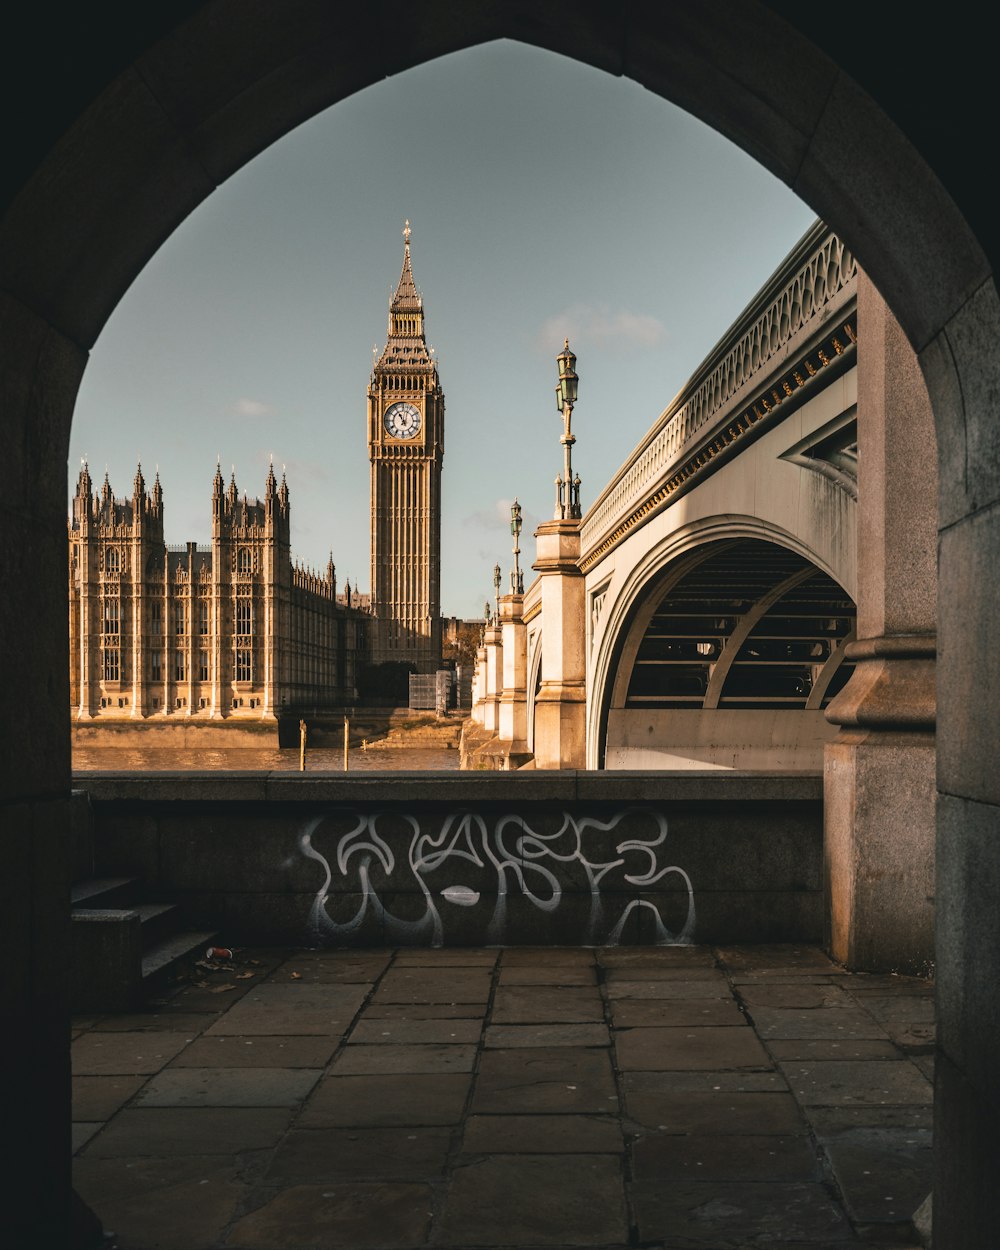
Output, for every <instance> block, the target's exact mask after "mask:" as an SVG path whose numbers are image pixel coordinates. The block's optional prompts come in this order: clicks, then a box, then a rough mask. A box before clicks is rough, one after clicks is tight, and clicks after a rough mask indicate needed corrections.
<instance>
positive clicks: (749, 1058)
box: [615, 1027, 773, 1072]
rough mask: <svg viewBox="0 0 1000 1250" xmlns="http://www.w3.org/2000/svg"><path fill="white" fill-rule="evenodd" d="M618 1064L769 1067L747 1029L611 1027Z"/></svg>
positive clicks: (653, 1067)
mask: <svg viewBox="0 0 1000 1250" xmlns="http://www.w3.org/2000/svg"><path fill="white" fill-rule="evenodd" d="M615 1053H616V1054H617V1057H618V1066H619V1067H620V1068H630V1069H633V1070H636V1069H641V1070H644V1071H660V1072H663V1071H683V1070H690V1069H692V1068H700V1069H708V1070H711V1071H713V1072H714V1071H719V1070H725V1069H727V1068H770V1067H772V1066H773V1065H772V1063H771V1060H770V1059H769V1058H768V1054H767V1051H766V1050H765V1049H764V1047H763V1046H761V1044H760V1042H759V1041H758V1040H757V1038H756V1037H755V1036H754V1034H753V1031H752V1030H751V1029H731V1028H712V1027H705V1028H691V1029H654V1028H648V1029H622V1030H615Z"/></svg>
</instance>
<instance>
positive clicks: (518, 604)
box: [499, 595, 531, 768]
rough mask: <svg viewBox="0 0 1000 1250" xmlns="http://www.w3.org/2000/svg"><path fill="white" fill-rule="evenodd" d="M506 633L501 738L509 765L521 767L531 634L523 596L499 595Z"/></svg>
mask: <svg viewBox="0 0 1000 1250" xmlns="http://www.w3.org/2000/svg"><path fill="white" fill-rule="evenodd" d="M500 628H501V633H502V637H503V692H502V694H501V695H500V723H499V734H500V742H501V743H502V745H503V753H504V757H505V759H506V762H507V767H508V768H520V767H521V765H522V764H525V763H527V761H528V760H529V759H530V758H531V752H530V751H529V750H528V690H527V669H528V638H527V630H526V629H525V627H524V596H523V595H503V596H502V597H501V599H500Z"/></svg>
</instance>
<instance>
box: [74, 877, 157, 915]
mask: <svg viewBox="0 0 1000 1250" xmlns="http://www.w3.org/2000/svg"><path fill="white" fill-rule="evenodd" d="M139 889H140V882H139V879H138V877H90V878H88V879H87V880H86V881H77V882H76V883H75V884H74V885H73V886H72V887H71V889H70V903H71V904H72V906H73V907H74V908H77V907H85V908H107V907H116V908H120V907H130V906H133V905H134V904H135V903H136V902H137V901H138V898H139Z"/></svg>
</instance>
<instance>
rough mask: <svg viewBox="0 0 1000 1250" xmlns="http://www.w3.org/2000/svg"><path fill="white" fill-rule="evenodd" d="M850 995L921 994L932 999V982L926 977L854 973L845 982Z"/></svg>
mask: <svg viewBox="0 0 1000 1250" xmlns="http://www.w3.org/2000/svg"><path fill="white" fill-rule="evenodd" d="M845 985H846V986H847V988H849V989H850V991H851V993H852V994H872V993H873V994H922V995H925V996H926V997H928V998H933V997H934V982H933V981H929V980H928V979H927V978H926V977H905V976H902V975H900V974H899V973H897V972H884V973H883V972H855V973H854V974H853V975H852V976H851V979H850V981H847V982H845Z"/></svg>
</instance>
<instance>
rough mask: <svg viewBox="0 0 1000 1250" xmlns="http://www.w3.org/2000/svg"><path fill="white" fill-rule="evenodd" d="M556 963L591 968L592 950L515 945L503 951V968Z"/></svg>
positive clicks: (571, 947) (592, 964) (544, 966)
mask: <svg viewBox="0 0 1000 1250" xmlns="http://www.w3.org/2000/svg"><path fill="white" fill-rule="evenodd" d="M556 964H561V965H563V966H566V965H569V966H571V967H580V968H584V967H586V968H592V967H593V966H594V952H593V951H591V950H587V949H584V948H581V947H577V946H516V947H511V948H509V949H508V950H505V951H504V952H503V963H502V965H501V967H503V968H524V967H536V968H551V967H554V966H555V965H556Z"/></svg>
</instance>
